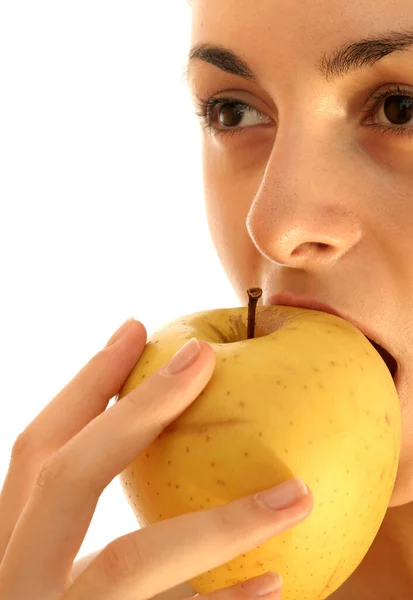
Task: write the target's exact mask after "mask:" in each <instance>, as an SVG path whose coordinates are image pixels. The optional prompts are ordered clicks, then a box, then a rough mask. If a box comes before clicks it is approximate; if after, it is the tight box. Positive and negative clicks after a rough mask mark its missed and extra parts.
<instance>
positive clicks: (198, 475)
mask: <svg viewBox="0 0 413 600" xmlns="http://www.w3.org/2000/svg"><path fill="white" fill-rule="evenodd" d="M248 314H249V316H250V320H249V321H248ZM247 326H248V331H247ZM253 331H254V332H255V337H252V336H251V333H250V332H251V306H250V311H249V312H248V309H247V308H245V307H241V308H233V309H222V310H210V311H205V312H199V313H196V314H193V315H189V316H186V317H183V318H180V319H177V320H175V321H172V322H170V323H168V324H167V325H165V326H164V327H163V328H161V329H159V330H157V331H155V332H154V333H153V335H152V336H151V337H150V338H149V341H148V344H147V346H146V348H145V350H144V353H143V355H142V356H141V358H140V360H139V362H138V364H137V365H136V367H135V368H134V370H133V371H132V373H131V374H130V376H129V378H128V380H127V381H126V383H125V385H124V387H123V388H122V390H121V392H120V394H119V398H118V399H119V400H120V399H121V398H122V397H123V396H125V395H126V394H128V393H129V392H130V391H131V390H132V389H134V388H136V387H137V386H138V385H139V384H140V383H141V382H142V381H143V380H144V379H146V378H147V377H149V376H150V375H151V374H152V373H154V372H155V371H157V370H158V369H160V368H161V367H162V366H163V365H164V364H165V363H166V362H167V361H168V360H169V359H170V358H171V357H172V356H173V354H174V353H175V352H176V351H177V350H178V349H179V348H180V347H181V346H182V345H183V344H184V343H185V342H186V341H187V340H189V339H190V338H191V337H196V338H198V339H200V340H205V341H206V342H208V343H209V344H210V345H211V346H212V348H213V349H214V351H215V354H216V369H215V371H214V374H213V376H212V378H211V380H210V381H209V383H208V385H207V386H206V387H205V389H204V390H203V392H202V393H201V394H200V395H199V397H198V398H197V399H196V400H195V401H194V403H193V404H191V406H190V407H189V408H188V409H187V410H186V411H185V412H184V413H183V414H182V415H181V416H180V417H179V418H178V419H177V420H175V421H174V422H173V423H172V424H171V425H170V426H168V427H167V428H166V429H165V430H164V431H163V432H162V434H161V435H160V436H159V437H158V438H157V439H156V440H155V441H154V442H153V443H152V444H151V445H150V446H149V447H148V448H147V449H146V450H145V451H144V452H143V453H142V454H141V455H139V456H137V457H136V459H135V460H134V461H133V462H132V463H131V464H130V465H129V466H128V467H127V468H126V469H125V470H124V471H123V472H122V473H121V474H120V481H121V485H122V489H123V491H124V493H125V495H126V497H127V499H128V501H129V503H130V506H131V508H132V510H133V511H134V514H135V516H136V518H137V519H138V521H139V523H140V524H141V526H142V527H144V526H147V525H150V524H152V523H156V522H158V521H161V520H164V519H170V518H172V517H175V516H177V515H182V514H184V513H188V512H192V511H199V510H202V509H209V508H211V507H214V506H218V505H221V504H225V503H228V502H231V501H233V500H235V499H237V498H241V497H244V496H247V495H248V494H253V493H255V492H258V491H260V490H263V489H266V488H269V487H271V486H274V485H277V484H280V483H282V482H283V481H286V480H288V479H290V478H292V477H295V476H299V477H302V478H303V479H304V481H305V482H306V483H307V485H308V486H309V487H310V489H311V491H312V493H313V495H314V509H313V512H312V514H311V515H310V517H309V518H308V519H306V520H305V521H304V522H303V523H301V524H299V525H297V526H295V527H293V528H292V529H290V530H288V531H287V532H285V533H283V534H282V535H279V536H277V537H274V538H272V539H270V540H269V541H267V542H265V543H263V544H262V545H260V546H258V547H257V548H255V549H253V550H251V551H249V552H248V553H246V554H243V555H242V556H239V557H237V558H235V559H234V560H232V561H231V562H229V563H227V564H225V565H222V566H218V567H217V568H215V569H213V570H210V571H208V572H207V573H204V574H202V575H200V576H199V577H196V578H195V579H192V580H190V581H189V584H190V585H191V586H192V587H193V589H194V590H195V591H196V592H197V593H199V594H207V593H210V592H213V591H214V590H217V589H220V588H223V587H227V586H230V585H233V584H235V583H238V582H240V581H243V580H245V579H247V578H250V577H254V576H256V575H260V574H262V573H265V572H266V571H269V570H274V571H278V572H279V573H281V575H282V577H283V579H284V591H283V600H323V599H324V598H327V597H328V596H330V595H331V594H332V593H333V592H334V591H335V590H336V589H337V588H339V587H340V586H341V585H342V584H343V583H344V581H345V580H346V579H347V578H348V577H349V576H350V575H351V574H352V573H353V572H354V570H355V569H356V567H357V566H358V565H359V564H360V562H361V561H362V559H363V558H364V556H365V555H366V553H367V551H368V549H369V547H370V546H371V544H372V542H373V541H374V538H375V536H376V534H377V532H378V530H379V528H380V525H381V523H382V521H383V519H384V516H385V513H386V510H387V508H388V504H389V501H390V498H391V495H392V491H393V487H394V483H395V478H396V472H397V467H398V462H399V452H400V442H401V417H400V406H399V399H398V395H397V391H396V387H395V384H394V381H393V378H392V376H391V374H390V372H389V370H388V368H387V366H386V364H385V362H384V361H383V359H382V358H381V356H380V355H379V353H378V352H377V351H376V350H375V348H374V347H373V346H372V345H371V343H370V342H369V341H368V339H367V338H366V337H365V336H364V335H363V334H362V333H361V332H360V331H359V330H358V329H356V328H355V327H354V326H353V325H351V324H350V323H348V322H347V321H345V320H343V319H341V318H339V317H336V316H332V315H330V314H326V313H324V312H319V311H314V310H306V309H301V308H292V307H282V306H261V307H258V308H257V311H256V323H253ZM247 334H248V336H249V337H250V338H251V339H248V337H247ZM253 335H254V334H253Z"/></svg>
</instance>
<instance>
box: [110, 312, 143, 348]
mask: <svg viewBox="0 0 413 600" xmlns="http://www.w3.org/2000/svg"><path fill="white" fill-rule="evenodd" d="M134 321H136V319H135V318H134V317H131V318H130V319H128V320H127V321H125V322H124V324H123V325H121V327H119V329H118V330H117V331H115V333H114V334H113V335H112V337H111V338H110V340H109V341H108V343H107V344H106V346H105V348H108V347H109V346H113V344H115V343H116V342H117V341H118V340H120V338H121V337H122V336H123V335H125V333H126V332H127V331H128V329H129V327H130V326H131V325H132V323H133V322H134Z"/></svg>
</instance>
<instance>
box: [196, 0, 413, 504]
mask: <svg viewBox="0 0 413 600" xmlns="http://www.w3.org/2000/svg"><path fill="white" fill-rule="evenodd" d="M192 5H193V6H192V8H193V10H192V12H193V29H192V45H193V46H195V45H199V44H208V45H210V46H209V48H199V49H198V53H197V56H198V57H197V58H194V59H193V60H191V61H190V66H189V71H188V74H189V85H190V90H191V93H192V95H193V99H194V102H195V103H196V105H197V106H199V100H198V99H199V98H201V99H204V100H205V99H209V98H211V96H214V97H217V98H218V99H220V104H216V106H215V107H214V106H213V105H212V104H211V110H210V112H209V118H210V120H209V123H210V125H211V127H212V129H208V130H205V131H204V133H203V151H204V185H205V197H206V208H207V216H208V222H209V227H210V231H211V235H212V239H213V242H214V244H215V246H216V249H217V252H218V255H219V258H220V260H221V262H222V265H223V267H224V269H225V271H226V273H227V275H228V278H229V280H230V282H231V284H232V286H233V287H234V289H235V291H236V293H237V295H238V297H239V301H240V303H241V304H242V305H246V304H247V301H248V298H247V295H246V290H247V288H248V287H252V286H258V287H261V288H262V289H263V292H264V293H263V298H262V301H263V303H264V304H267V303H268V302H269V298H270V296H272V295H273V294H276V293H280V292H289V293H292V294H294V295H297V296H303V297H304V296H305V297H307V298H311V299H313V300H318V301H320V302H323V303H326V304H329V305H330V306H331V307H333V308H334V309H336V310H337V311H339V312H340V314H343V313H344V314H345V315H346V317H347V318H349V319H355V320H356V321H357V322H358V323H359V324H360V325H362V326H363V327H364V328H365V329H366V330H368V331H370V333H372V334H373V335H372V336H371V337H374V339H376V340H377V341H380V343H381V345H382V346H384V347H385V348H386V349H387V350H388V351H389V352H390V353H391V354H392V355H393V356H394V357H395V358H396V359H397V361H398V367H399V368H398V374H397V386H398V392H399V396H400V401H401V405H402V411H403V444H402V456H401V461H400V468H399V474H398V480H397V484H396V487H395V492H394V496H393V500H392V505H398V504H403V503H406V502H408V501H412V500H413V256H412V254H413V99H412V98H413V12H412V5H411V0H392V2H388V0H386V1H385V0H347V2H342V1H341V0H307V1H303V0H288V2H285V1H283V0H259V1H257V0H193V2H192ZM403 34H404V35H403ZM409 36H410V37H409ZM374 38H385V39H387V42H390V45H389V43H386V44H385V43H384V42H376V43H375V44H367V43H361V42H362V40H363V41H364V42H365V41H366V40H372V39H374ZM408 42H410V44H411V45H408V44H407V43H408ZM353 43H356V46H354V47H350V46H349V45H350V44H353ZM212 46H219V47H220V50H217V49H214V48H212ZM224 50H225V51H224ZM392 50H395V51H394V52H391V51H392ZM226 51H231V52H232V53H234V54H235V55H237V56H238V57H240V58H241V59H242V60H243V61H245V62H246V63H247V65H248V66H247V65H244V64H242V63H241V62H240V60H236V59H235V58H231V57H230V56H229V55H228V54H227V53H226ZM367 53H368V56H367ZM228 97H229V98H230V100H231V99H232V104H231V103H228ZM222 98H227V99H226V100H222ZM201 120H202V117H201ZM373 401H374V400H373Z"/></svg>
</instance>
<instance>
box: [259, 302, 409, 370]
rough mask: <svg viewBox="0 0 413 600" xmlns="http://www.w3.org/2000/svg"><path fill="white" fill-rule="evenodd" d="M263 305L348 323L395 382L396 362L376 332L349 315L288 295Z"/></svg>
mask: <svg viewBox="0 0 413 600" xmlns="http://www.w3.org/2000/svg"><path fill="white" fill-rule="evenodd" d="M265 304H266V305H267V306H268V305H277V306H296V307H297V308H308V309H310V310H318V311H321V312H325V313H328V314H330V315H335V316H336V317H340V318H341V319H344V320H345V321H348V322H349V323H351V324H352V325H354V326H355V327H356V328H357V329H358V330H359V331H360V332H361V333H362V334H363V335H364V336H365V337H366V338H367V339H368V341H369V342H370V344H371V345H372V346H373V348H374V349H375V350H376V351H377V352H378V353H379V354H380V356H381V357H382V359H383V361H384V362H385V364H386V365H387V368H388V369H389V371H390V374H391V376H392V377H393V380H395V378H396V374H397V370H398V364H397V360H396V359H395V358H394V356H393V355H392V354H391V353H390V352H389V350H387V349H386V348H385V347H384V346H383V345H382V344H383V341H382V340H381V339H380V337H379V335H378V334H377V332H373V331H372V330H371V329H369V328H368V327H366V326H365V325H363V324H362V323H360V322H358V321H356V320H355V319H354V318H353V317H351V316H350V315H346V314H344V313H340V312H338V311H337V310H335V309H334V308H333V307H332V306H329V305H328V304H323V303H322V302H318V301H317V300H313V299H312V298H303V297H298V296H294V295H293V294H288V293H282V294H275V295H273V296H270V297H269V299H268V300H267V301H266V302H265Z"/></svg>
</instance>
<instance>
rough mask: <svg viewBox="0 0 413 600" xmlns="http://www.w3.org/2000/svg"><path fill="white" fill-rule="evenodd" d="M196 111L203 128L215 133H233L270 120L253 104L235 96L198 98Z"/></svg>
mask: <svg viewBox="0 0 413 600" xmlns="http://www.w3.org/2000/svg"><path fill="white" fill-rule="evenodd" d="M198 101H199V103H198V109H199V110H198V112H196V114H197V115H198V117H200V119H201V122H202V125H203V127H204V129H207V130H209V131H213V132H214V133H215V134H217V135H218V134H228V133H230V134H234V133H238V132H242V131H243V130H244V129H247V128H250V127H254V126H257V125H268V124H271V123H272V121H271V119H270V118H269V117H267V116H266V115H264V113H262V112H261V111H259V110H257V109H256V108H254V107H253V106H251V105H249V104H247V103H245V102H241V101H240V100H237V99H236V98H230V97H221V98H217V97H215V96H212V97H211V98H209V99H207V100H202V99H198Z"/></svg>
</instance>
